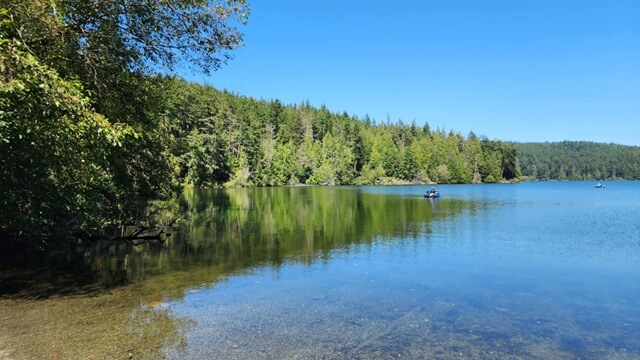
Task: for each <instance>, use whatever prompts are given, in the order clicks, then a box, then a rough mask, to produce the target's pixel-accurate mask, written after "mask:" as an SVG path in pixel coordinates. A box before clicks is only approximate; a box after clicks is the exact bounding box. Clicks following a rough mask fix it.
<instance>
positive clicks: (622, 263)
mask: <svg viewBox="0 0 640 360" xmlns="http://www.w3.org/2000/svg"><path fill="white" fill-rule="evenodd" d="M427 188H428V187H427V186H371V187H284V188H256V189H230V190H189V191H185V193H184V195H183V196H182V198H180V199H177V200H176V201H175V202H174V203H173V208H174V211H177V212H179V213H180V214H181V217H180V221H179V223H178V224H179V225H178V226H177V229H175V230H174V231H173V233H172V235H171V236H170V237H168V238H167V241H166V244H165V245H158V244H155V243H152V244H149V245H144V246H131V245H126V244H117V245H113V244H104V243H103V244H97V245H96V246H94V247H92V248H84V247H82V246H79V245H74V246H71V247H70V248H67V249H63V250H57V249H56V250H54V249H50V250H48V249H46V248H45V249H43V250H42V249H41V250H40V251H39V252H38V251H33V252H29V253H26V254H21V255H12V256H11V258H9V257H8V256H6V254H5V256H4V257H3V256H0V259H2V267H1V268H0V270H1V271H0V358H7V359H29V358H52V359H53V358H65V359H66V358H83V359H87V358H96V359H102V358H115V359H117V358H123V359H126V358H149V359H157V358H170V359H315V358H325V359H345V358H347V359H371V358H378V359H380V358H381V359H388V358H409V359H425V358H438V359H449V358H457V359H459V358H464V359H516V358H517V359H523V358H525V359H603V358H609V359H640V336H638V334H639V333H640V182H638V181H635V182H633V181H618V182H608V183H606V188H604V189H596V188H595V182H532V183H521V184H495V185H441V186H439V187H438V188H439V190H440V192H441V193H442V197H441V198H440V199H425V198H423V196H422V194H423V193H424V192H425V191H426V189H427ZM167 216H169V215H167Z"/></svg>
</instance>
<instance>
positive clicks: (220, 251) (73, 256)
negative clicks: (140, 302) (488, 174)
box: [0, 187, 480, 299]
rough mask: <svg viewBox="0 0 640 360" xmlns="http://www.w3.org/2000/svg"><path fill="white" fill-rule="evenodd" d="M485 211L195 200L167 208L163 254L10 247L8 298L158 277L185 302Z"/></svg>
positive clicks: (1, 273)
mask: <svg viewBox="0 0 640 360" xmlns="http://www.w3.org/2000/svg"><path fill="white" fill-rule="evenodd" d="M478 206H480V205H478V203H475V202H469V201H466V202H465V201H461V200H451V199H439V200H435V201H434V200H429V199H423V198H422V197H417V196H416V197H398V196H388V195H383V194H371V193H365V192H358V191H350V190H341V189H340V188H322V187H286V188H254V189H231V190H188V191H185V192H184V194H183V196H182V197H181V198H179V199H176V200H174V202H173V203H172V204H170V206H169V208H171V209H174V212H176V213H178V214H179V216H180V222H179V225H178V226H179V229H178V230H177V231H175V232H174V233H173V234H172V236H170V237H169V238H167V239H166V241H165V242H164V243H163V244H159V243H157V242H150V243H147V244H143V245H139V246H132V245H130V244H126V243H123V242H112V241H99V242H96V243H93V244H85V243H81V242H77V241H66V240H63V241H59V242H55V243H53V244H50V245H42V244H41V243H38V244H36V245H35V246H25V244H24V243H9V242H4V243H3V247H4V249H3V250H2V252H1V253H0V297H3V298H31V299H38V298H47V297H50V296H64V295H90V294H96V293H99V292H101V291H104V290H108V289H112V288H115V287H118V286H122V285H126V284H129V283H135V282H139V281H143V280H145V279H149V278H151V277H154V276H158V275H163V277H162V279H158V280H159V281H161V282H165V281H173V280H171V279H172V278H175V282H176V283H175V284H172V286H169V288H171V289H174V291H172V294H171V295H172V296H178V297H179V296H180V294H181V293H182V292H183V291H184V290H186V289H188V288H190V287H193V286H200V285H202V284H212V283H215V282H216V281H218V280H219V279H224V278H225V277H228V276H230V275H232V274H234V273H241V272H246V271H251V269H253V268H256V267H264V266H267V267H273V268H278V267H280V266H282V265H283V264H284V263H287V262H295V263H301V264H307V265H311V264H313V263H316V262H319V261H328V259H329V256H330V254H331V253H332V252H335V251H348V250H349V248H350V247H351V246H356V245H358V246H360V245H363V246H371V245H372V243H374V242H377V241H384V239H388V238H414V239H416V238H418V237H420V236H424V234H425V233H429V232H430V231H431V230H430V226H431V222H432V221H436V220H442V219H446V218H450V217H455V216H457V215H459V214H460V213H461V212H462V211H464V210H470V211H475V210H474V208H475V207H478ZM165 216H167V215H166V214H165ZM174 273H175V276H173V277H172V276H171V274H174ZM178 284H181V285H178Z"/></svg>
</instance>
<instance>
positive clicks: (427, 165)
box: [164, 78, 519, 187]
mask: <svg viewBox="0 0 640 360" xmlns="http://www.w3.org/2000/svg"><path fill="white" fill-rule="evenodd" d="M165 81H167V88H166V94H167V101H166V104H167V109H166V112H165V113H164V115H165V116H166V117H167V123H168V124H169V127H170V130H171V133H172V135H173V142H174V146H173V152H172V153H173V155H174V156H175V160H176V161H175V163H176V165H177V166H178V173H179V181H181V182H183V183H190V184H193V185H195V186H199V187H201V186H231V187H236V186H277V185H287V184H290V185H292V184H313V185H340V184H381V183H391V182H418V183H425V182H436V183H479V182H485V183H491V182H498V181H503V180H511V179H514V178H517V177H518V176H519V169H518V166H517V163H516V157H517V154H516V148H515V146H514V145H512V144H507V143H503V142H501V141H499V140H489V139H488V138H487V137H486V136H482V137H479V136H477V135H475V134H474V133H470V134H469V135H468V136H467V137H463V136H462V135H460V134H459V133H455V132H453V131H449V132H445V131H443V130H438V129H436V130H432V129H430V128H429V125H424V126H417V125H416V124H415V123H412V124H404V123H403V122H402V121H398V122H396V123H391V122H390V121H387V122H385V123H381V124H377V125H376V124H375V122H374V121H372V120H371V119H369V118H368V117H365V118H363V119H359V118H358V117H356V116H350V115H348V114H347V113H334V112H331V111H329V110H328V109H327V108H326V107H324V106H322V107H320V108H315V107H312V106H310V105H309V103H308V102H303V103H301V104H298V105H286V106H285V105H283V104H282V103H281V102H280V101H279V100H270V101H266V100H256V99H253V98H248V97H244V96H239V95H235V94H231V93H228V92H226V91H219V90H217V89H215V88H213V87H211V86H206V85H199V84H194V83H188V82H186V81H184V80H180V79H174V78H167V79H165Z"/></svg>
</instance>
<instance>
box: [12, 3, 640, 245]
mask: <svg viewBox="0 0 640 360" xmlns="http://www.w3.org/2000/svg"><path fill="white" fill-rule="evenodd" d="M211 6H213V8H212V7H211ZM212 9H213V10H214V11H211V10H212ZM249 10H250V9H249V5H248V4H247V3H246V1H245V0H226V1H221V2H218V1H212V2H207V1H203V2H192V1H184V0H150V1H146V2H133V3H128V2H122V1H101V2H95V1H91V0H74V1H68V0H32V1H18V2H15V1H10V0H0V189H1V191H2V195H3V196H2V197H0V238H8V237H16V236H18V237H22V236H32V235H35V236H50V235H52V234H68V233H74V234H76V235H77V236H81V237H87V236H92V235H94V234H100V233H105V232H106V229H114V228H117V227H120V226H125V225H136V224H140V223H141V221H142V219H145V218H146V217H148V215H149V207H148V204H149V202H150V201H152V200H157V199H169V198H172V197H175V196H176V194H177V193H178V192H179V191H181V189H183V188H185V187H251V186H281V185H345V184H356V185H362V184H399V183H448V184H457V183H495V182H502V181H517V180H518V179H519V177H520V175H521V168H522V172H523V173H524V175H526V176H528V177H531V178H537V179H553V178H558V179H563V178H569V179H577V178H591V177H593V178H600V177H601V178H605V179H609V178H638V165H637V164H638V151H637V149H628V148H624V147H615V146H608V145H607V146H605V145H602V146H604V147H603V148H602V149H596V147H597V146H599V145H596V144H589V143H580V144H577V145H576V144H574V145H571V144H568V145H567V144H565V147H567V148H570V147H575V150H576V151H570V149H564V148H562V147H556V146H555V145H550V146H546V145H545V146H536V145H535V144H515V143H508V142H503V141H500V140H495V139H489V138H488V137H487V136H485V135H482V136H478V135H476V134H475V133H473V132H471V133H469V134H468V135H466V136H463V135H462V134H460V133H459V132H455V131H453V130H449V131H445V130H444V129H432V128H430V127H429V125H428V124H427V123H421V124H420V125H417V124H416V123H415V122H413V123H410V124H407V123H404V122H403V121H402V120H396V121H391V119H386V120H385V121H378V120H377V119H370V118H369V117H368V116H364V117H363V118H359V117H358V116H355V115H349V114H348V113H347V112H335V111H332V110H330V109H328V108H327V107H326V106H320V107H314V106H311V105H310V102H309V101H302V102H301V103H300V104H282V103H281V102H280V101H279V100H277V99H270V100H265V99H254V98H251V97H246V96H242V95H239V94H233V93H230V92H227V91H224V90H219V89H216V88H214V87H213V86H210V85H206V84H197V83H190V82H187V81H185V80H183V79H181V78H180V77H179V76H178V75H176V73H178V72H179V71H178V70H179V69H183V68H184V66H188V67H190V68H191V69H192V70H195V71H199V72H202V73H209V72H211V71H215V70H218V69H219V68H220V67H222V66H223V65H224V64H225V63H226V62H227V61H229V60H231V59H232V57H233V56H232V52H233V50H235V49H237V48H239V47H240V46H242V43H243V35H242V33H241V32H240V30H239V29H238V27H239V26H242V25H243V24H245V23H246V22H247V19H248V16H249ZM183 70H184V69H183ZM302 96H304V94H301V97H302ZM583 148H584V149H586V148H589V149H592V148H593V149H596V150H597V155H598V156H599V158H598V159H595V160H594V159H592V158H589V157H585V156H582V154H583V152H582V149H583ZM594 151H595V150H594ZM518 152H521V154H522V155H521V157H520V158H519V157H518ZM612 157H613V158H615V161H614V160H612ZM607 159H609V160H607ZM518 160H519V161H518Z"/></svg>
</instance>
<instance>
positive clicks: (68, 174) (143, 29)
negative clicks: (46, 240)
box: [0, 0, 248, 235]
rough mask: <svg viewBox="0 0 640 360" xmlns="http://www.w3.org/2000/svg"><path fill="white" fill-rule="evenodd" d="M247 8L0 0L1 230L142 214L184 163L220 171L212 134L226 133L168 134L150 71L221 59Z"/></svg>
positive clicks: (162, 1) (65, 226) (89, 227)
mask: <svg viewBox="0 0 640 360" xmlns="http://www.w3.org/2000/svg"><path fill="white" fill-rule="evenodd" d="M247 13H248V6H247V5H246V3H245V1H244V0H227V1H205V0H148V1H95V0H30V1H10V0H0V176H1V179H0V186H1V187H0V188H1V189H2V190H3V195H4V196H3V198H2V200H0V234H11V235H19V234H31V235H41V234H42V235H44V234H51V233H53V232H56V231H58V230H69V229H73V230H83V231H85V232H86V231H100V230H102V229H104V228H105V227H108V226H110V225H112V224H128V223H132V222H136V221H137V220H138V219H139V217H140V216H141V215H142V214H143V213H144V207H145V202H146V200H148V199H152V198H158V197H163V196H167V195H168V194H170V193H172V191H173V190H174V189H176V186H177V184H178V181H180V178H179V176H180V173H179V171H180V170H181V169H183V168H184V167H185V165H187V164H188V165H191V167H188V169H189V171H190V172H192V173H193V174H195V175H194V176H196V177H197V180H198V181H202V182H203V183H206V182H207V181H209V180H208V179H210V178H215V180H216V181H220V180H221V179H224V177H223V176H224V174H226V172H227V167H226V166H227V165H226V162H225V161H223V160H220V157H225V158H226V155H225V154H219V151H218V150H219V149H220V148H225V147H224V146H218V145H219V144H217V143H214V144H213V145H211V144H210V143H211V139H212V137H213V138H214V139H221V140H225V141H226V140H228V139H227V138H226V137H221V136H218V131H217V130H216V131H215V132H206V131H202V132H201V133H199V134H198V133H196V134H193V135H192V136H185V137H181V138H180V141H177V140H176V138H174V137H172V136H171V134H170V132H169V130H170V128H169V126H168V122H167V120H168V118H167V117H166V116H163V115H162V106H164V105H163V104H164V101H165V99H164V98H163V96H164V94H166V88H164V86H166V82H165V81H164V79H162V78H160V77H156V76H151V75H152V73H154V72H158V71H162V70H168V71H171V70H173V69H175V68H177V67H181V66H184V65H193V66H195V67H196V68H198V69H200V70H203V71H209V70H212V69H217V68H218V67H219V66H220V65H221V64H223V63H224V62H225V61H226V60H228V59H229V58H230V56H231V55H230V53H229V52H230V51H231V50H233V49H235V48H237V47H238V46H239V45H240V44H241V40H242V37H241V34H240V33H239V32H238V30H237V29H236V28H235V27H234V26H232V25H233V24H234V23H236V24H242V23H244V22H245V21H246V18H247ZM201 125H202V124H201ZM202 127H206V125H202ZM200 134H201V135H200ZM204 144H208V145H209V150H210V151H209V152H206V151H205V152H204V153H203V154H198V152H197V151H196V150H198V151H199V150H201V149H202V148H203V147H204ZM181 152H182V153H188V154H189V155H190V156H191V157H190V158H188V157H185V161H186V162H184V163H181V162H180V160H182V159H181V158H179V157H176V156H175V154H177V153H178V154H179V153H181ZM196 155H201V156H200V157H197V156H196ZM194 158H195V159H196V160H194ZM200 160H203V161H205V166H200V164H199V161H200ZM207 161H208V162H207ZM195 163H198V164H197V165H196V164H195Z"/></svg>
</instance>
